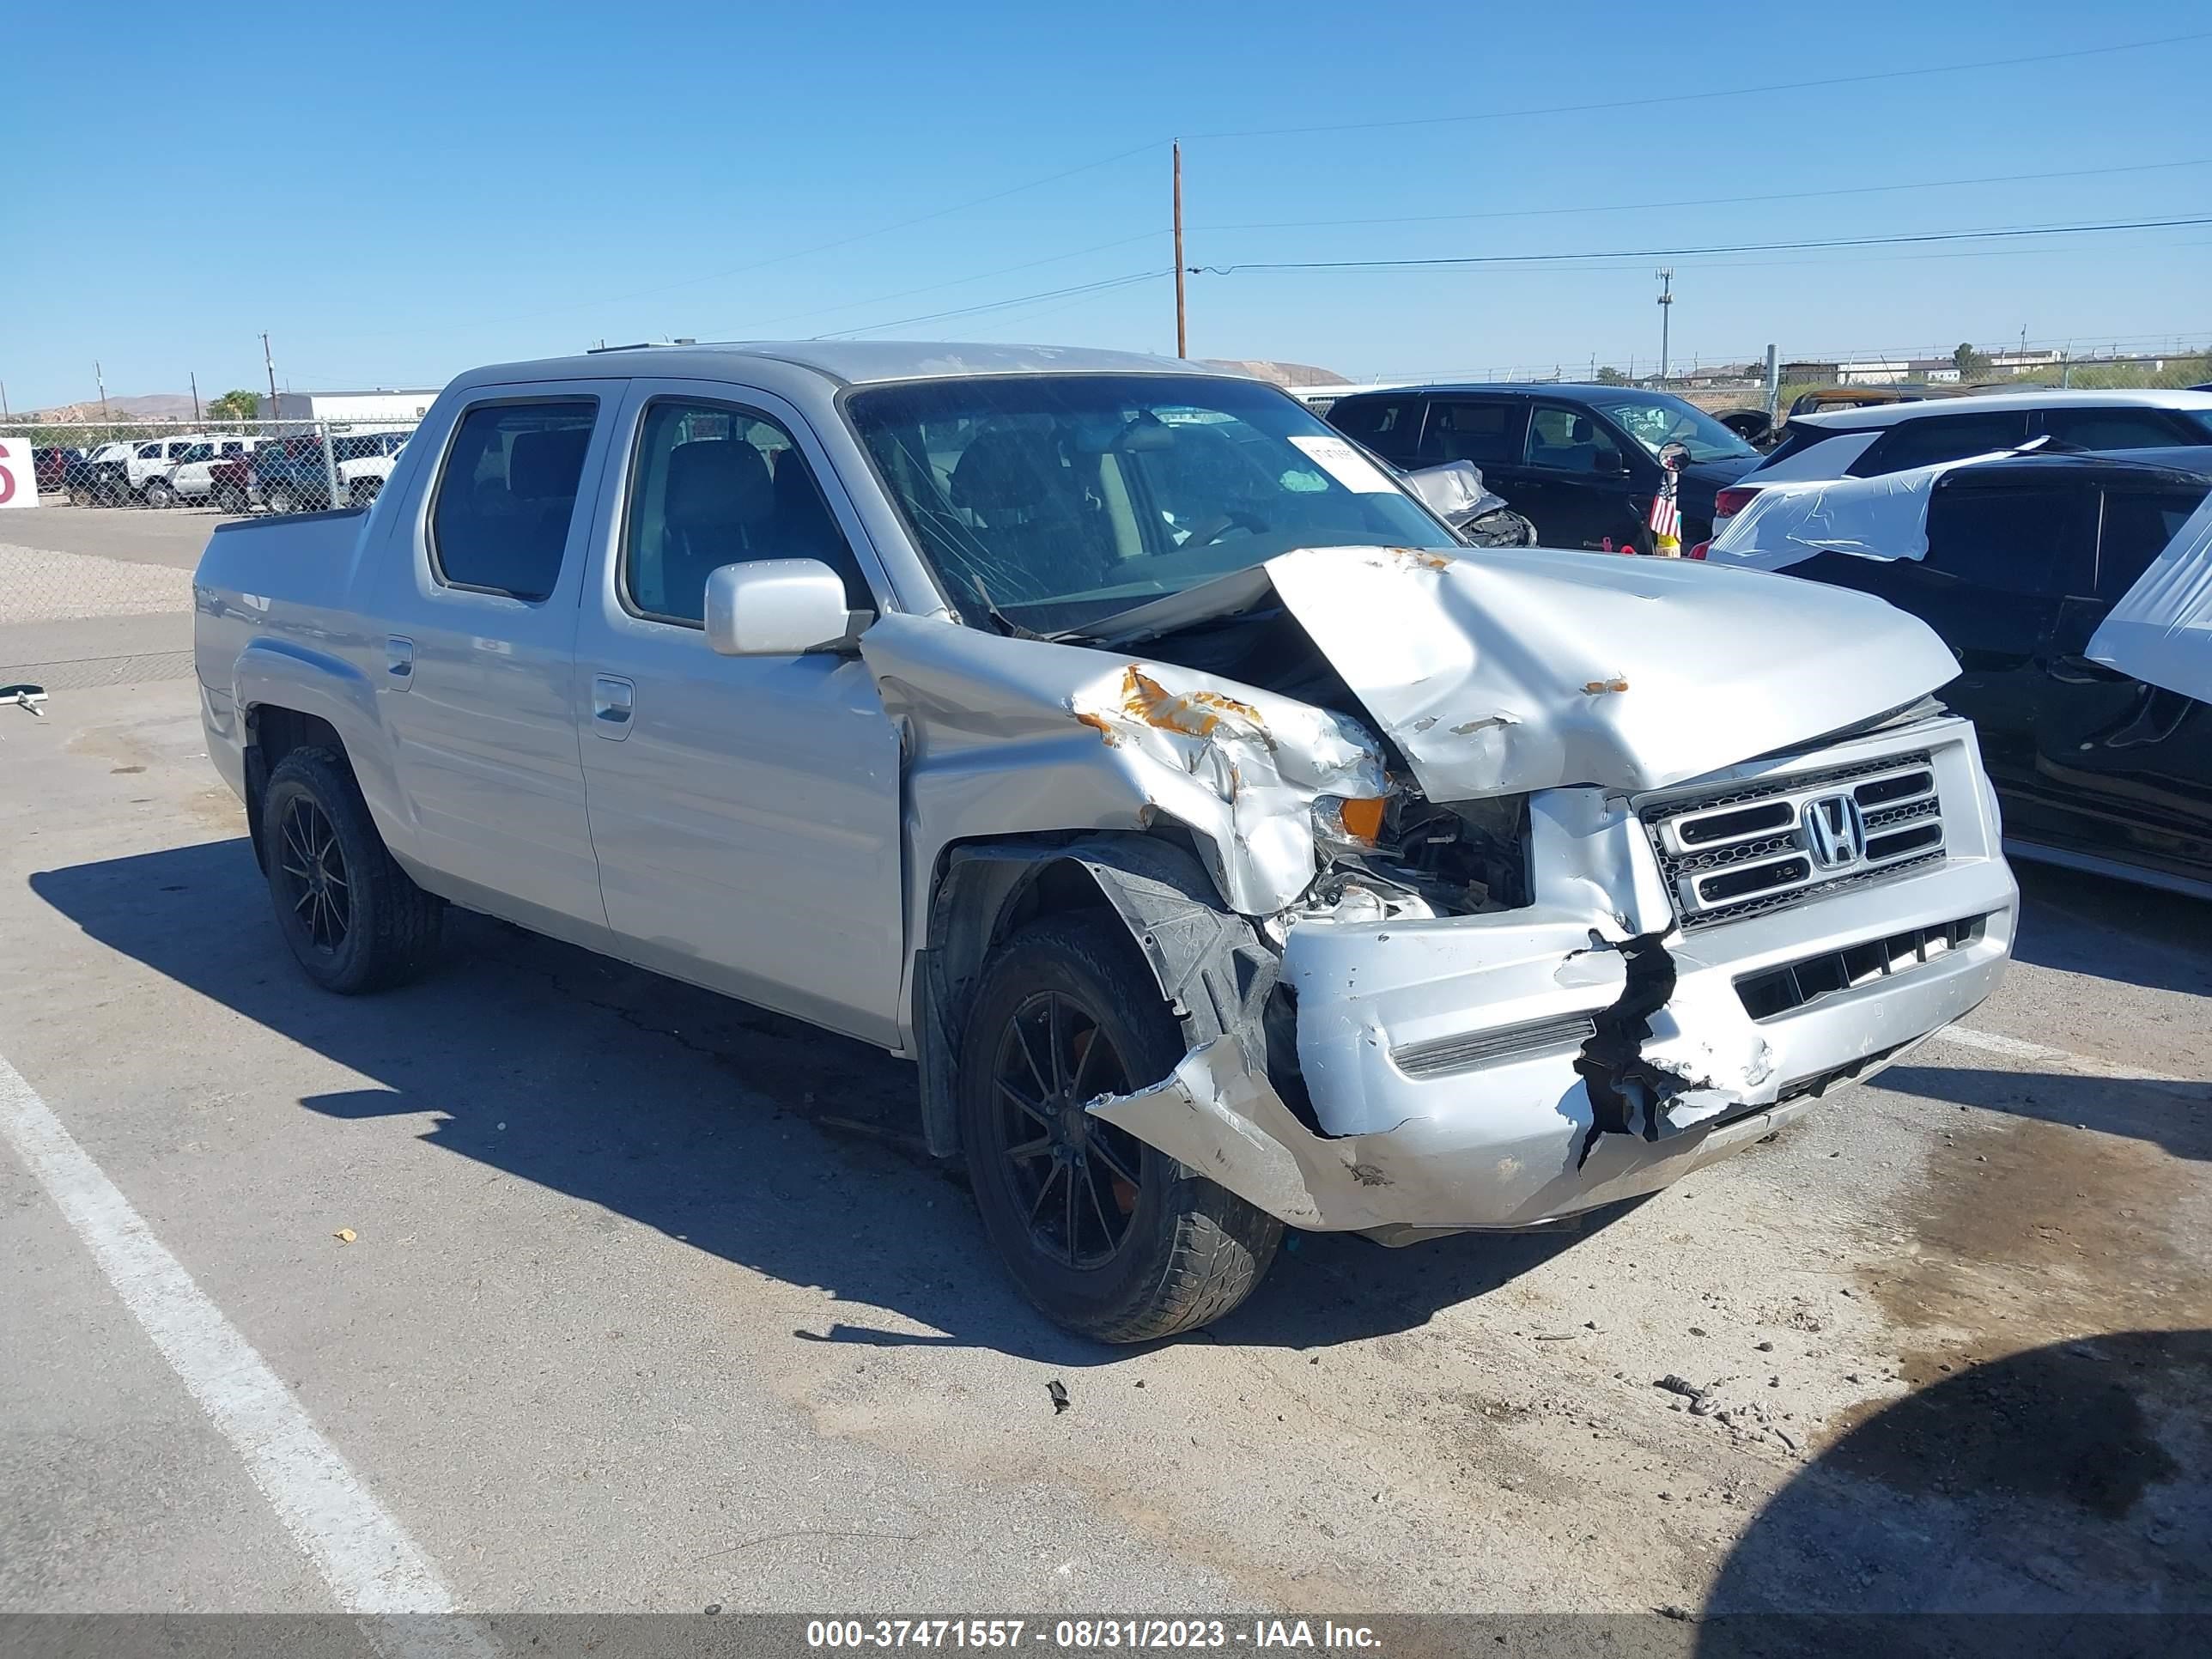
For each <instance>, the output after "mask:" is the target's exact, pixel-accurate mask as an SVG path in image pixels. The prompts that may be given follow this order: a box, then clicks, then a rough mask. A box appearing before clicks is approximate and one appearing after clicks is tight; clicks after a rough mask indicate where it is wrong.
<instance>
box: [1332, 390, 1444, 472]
mask: <svg viewBox="0 0 2212 1659" xmlns="http://www.w3.org/2000/svg"><path fill="white" fill-rule="evenodd" d="M1328 423H1329V424H1330V425H1331V426H1333V427H1334V428H1336V429H1337V430H1338V431H1339V432H1343V433H1347V434H1349V435H1351V436H1352V437H1354V438H1357V439H1358V440H1359V441H1360V442H1362V443H1364V444H1365V445H1366V446H1367V447H1369V448H1370V449H1371V450H1373V451H1374V452H1375V453H1376V454H1378V455H1386V456H1388V457H1389V459H1392V460H1394V461H1404V462H1410V461H1412V460H1413V458H1414V446H1415V445H1416V444H1417V443H1418V442H1419V439H1420V435H1421V400H1420V399H1419V398H1350V399H1346V400H1342V401H1340V402H1338V403H1337V404H1334V405H1333V406H1332V407H1331V408H1330V410H1329V411H1328Z"/></svg>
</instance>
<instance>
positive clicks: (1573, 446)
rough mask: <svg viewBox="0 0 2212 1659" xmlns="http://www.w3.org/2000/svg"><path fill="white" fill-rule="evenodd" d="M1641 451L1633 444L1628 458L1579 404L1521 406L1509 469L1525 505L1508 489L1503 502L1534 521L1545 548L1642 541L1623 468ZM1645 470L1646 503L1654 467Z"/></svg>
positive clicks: (1631, 477) (1632, 479)
mask: <svg viewBox="0 0 2212 1659" xmlns="http://www.w3.org/2000/svg"><path fill="white" fill-rule="evenodd" d="M1643 453H1644V452H1643V451H1642V450H1641V449H1636V450H1634V454H1633V458H1632V455H1631V453H1630V452H1629V451H1628V450H1625V449H1623V448H1622V447H1621V444H1620V440H1619V439H1617V438H1615V437H1614V436H1613V432H1612V430H1611V429H1610V428H1608V427H1607V425H1606V424H1605V422H1602V421H1601V420H1599V419H1598V418H1597V416H1595V415H1593V414H1591V413H1590V412H1589V410H1586V409H1576V408H1574V407H1572V406H1571V405H1569V404H1543V403H1540V404H1537V405H1536V406H1535V408H1534V409H1533V410H1530V411H1529V415H1528V446H1527V447H1526V449H1525V451H1524V452H1523V454H1522V464H1521V468H1520V470H1519V471H1518V472H1517V473H1516V488H1518V489H1520V490H1521V491H1522V494H1523V495H1525V496H1526V497H1527V498H1528V501H1530V502H1531V503H1532V504H1531V505H1530V506H1528V507H1521V506H1520V504H1519V502H1517V501H1514V500H1513V497H1512V496H1511V495H1506V500H1507V501H1509V502H1510V503H1511V504H1512V505H1513V506H1514V507H1516V509H1517V510H1519V511H1521V512H1524V513H1527V514H1528V517H1530V518H1532V519H1534V520H1535V521H1536V529H1537V533H1538V540H1539V541H1540V542H1541V544H1543V545H1544V546H1546V547H1581V548H1596V549H1603V548H1604V547H1605V546H1606V544H1607V543H1608V542H1610V543H1611V544H1612V545H1613V547H1614V548H1615V549H1620V548H1630V549H1634V548H1638V547H1643V546H1647V545H1649V540H1650V538H1649V534H1648V532H1647V530H1646V527H1645V525H1644V520H1643V519H1642V518H1641V517H1639V516H1638V513H1636V511H1635V510H1634V509H1633V508H1632V507H1631V506H1630V505H1629V501H1630V497H1631V495H1632V494H1633V493H1634V489H1635V485H1636V483H1637V482H1638V478H1637V477H1636V475H1635V474H1634V473H1633V472H1632V471H1631V469H1632V466H1633V465H1634V464H1635V460H1636V459H1641V458H1642V457H1643ZM1647 470H1648V471H1649V473H1650V477H1648V478H1647V479H1644V481H1643V482H1644V483H1645V486H1646V487H1645V489H1644V499H1645V500H1647V501H1648V500H1649V499H1650V490H1651V489H1653V488H1656V486H1657V483H1658V473H1659V470H1658V468H1657V466H1656V465H1652V466H1650V467H1649V468H1648V469H1647ZM1500 493H1501V494H1502V493H1504V492H1500Z"/></svg>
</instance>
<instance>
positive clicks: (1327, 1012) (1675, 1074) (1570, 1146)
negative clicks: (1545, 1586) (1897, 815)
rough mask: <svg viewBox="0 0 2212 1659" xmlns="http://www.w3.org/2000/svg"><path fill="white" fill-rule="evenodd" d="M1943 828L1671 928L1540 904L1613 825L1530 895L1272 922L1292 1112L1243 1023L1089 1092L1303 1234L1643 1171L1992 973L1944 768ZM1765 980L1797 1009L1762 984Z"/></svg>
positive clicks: (1967, 837)
mask: <svg viewBox="0 0 2212 1659" xmlns="http://www.w3.org/2000/svg"><path fill="white" fill-rule="evenodd" d="M1975 781H1976V782H1977V783H1978V777H1977V779H1976V780H1975ZM1540 804H1541V798H1540ZM1624 817H1625V815H1624ZM1634 822H1635V821H1634V820H1633V819H1632V818H1626V823H1627V824H1628V825H1633V824H1634ZM1947 823H1948V829H1949V833H1950V845H1949V849H1948V856H1946V857H1944V858H1942V860H1938V861H1936V862H1934V863H1931V864H1929V865H1926V866H1922V867H1920V868H1918V869H1917V870H1914V871H1911V872H1905V873H1901V874H1899V875H1896V876H1893V877H1891V878H1887V879H1885V880H1881V881H1878V882H1874V883H1870V884H1866V885H1863V886H1855V887H1851V888H1848V889H1846V890H1841V891H1838V892H1834V893H1831V894H1829V895H1827V896H1820V897H1816V898H1813V899H1809V900H1808V901H1807V902H1802V903H1800V904H1797V905H1795V906H1792V907H1790V908H1780V909H1777V910H1774V911H1771V912H1769V913H1767V914H1764V915H1753V916H1751V917H1748V918H1746V919H1742V920H1738V921H1727V922H1723V923H1721V924H1719V925H1715V926H1710V927H1700V928H1698V929H1695V930H1692V931H1691V932H1688V933H1684V932H1682V931H1680V929H1675V928H1671V927H1670V928H1667V929H1663V930H1655V929H1652V928H1650V927H1648V926H1646V925H1644V923H1645V922H1646V921H1648V920H1649V919H1648V917H1639V916H1638V915H1635V914H1633V912H1632V911H1631V913H1628V914H1622V915H1607V914H1606V913H1605V912H1603V911H1602V910H1601V909H1598V908H1595V907H1594V906H1591V905H1589V904H1586V903H1575V902H1559V901H1560V900H1561V899H1562V898H1563V897H1573V896H1580V895H1591V894H1594V893H1595V891H1596V887H1595V886H1594V885H1593V884H1592V883H1591V882H1590V881H1589V871H1590V870H1593V869H1599V868H1601V867H1603V866H1604V865H1605V864H1606V863H1607V860H1615V859H1618V858H1620V857H1624V856H1629V855H1631V854H1632V853H1633V851H1634V849H1635V848H1636V847H1637V846H1638V842H1637V841H1636V840H1635V839H1634V838H1633V837H1632V836H1623V835H1622V834H1621V833H1620V830H1621V828H1622V820H1621V819H1613V820H1609V821H1608V824H1609V827H1608V828H1604V829H1593V831H1592V832H1591V833H1590V835H1589V836H1588V837H1587V838H1586V839H1585V840H1584V841H1583V842H1581V843H1580V844H1579V851H1580V853H1581V854H1582V855H1583V857H1582V862H1583V865H1584V866H1586V867H1585V868H1584V869H1583V870H1580V871H1576V870H1571V869H1567V868H1565V867H1564V864H1565V860H1559V862H1560V863H1561V864H1562V866H1563V867H1561V868H1559V869H1557V870H1555V871H1554V872H1553V878H1552V880H1551V881H1550V883H1549V884H1548V885H1549V888H1550V892H1549V894H1548V895H1547V893H1546V892H1545V890H1544V887H1545V884H1541V883H1540V889H1539V904H1538V905H1537V907H1535V908H1532V909H1526V910H1518V911H1510V912H1504V913H1498V914H1495V915H1478V916H1463V917H1452V918H1440V919H1437V920H1434V921H1385V922H1376V923H1359V924H1337V923H1328V922H1322V923H1317V924H1315V923H1309V924H1304V925H1301V926H1300V927H1297V928H1296V929H1294V930H1293V931H1292V933H1291V935H1290V938H1289V940H1288V942H1287V945H1286V947H1285V952H1284V959H1283V972H1284V978H1285V982H1286V983H1287V984H1288V985H1289V986H1290V987H1292V989H1293V991H1294V992H1295V994H1296V998H1297V1049H1298V1055H1299V1061H1300V1065H1299V1071H1300V1073H1301V1075H1302V1078H1303V1080H1304V1087H1305V1091H1306V1092H1307V1095H1308V1096H1309V1097H1310V1103H1311V1110H1310V1115H1307V1116H1304V1117H1302V1115H1301V1114H1300V1113H1299V1112H1297V1111H1294V1110H1293V1109H1291V1105H1290V1104H1289V1103H1287V1102H1286V1101H1285V1097H1284V1092H1283V1091H1279V1090H1278V1088H1277V1086H1276V1085H1275V1083H1274V1082H1273V1080H1272V1079H1271V1078H1270V1076H1269V1074H1268V1072H1267V1062H1266V1058H1265V1056H1264V1055H1263V1054H1258V1053H1255V1047H1256V1046H1257V1045H1256V1044H1255V1041H1254V1039H1253V1036H1252V1035H1251V1034H1250V1033H1249V1032H1244V1033H1237V1032H1231V1033H1230V1034H1228V1035H1226V1036H1221V1037H1218V1038H1217V1039H1215V1040H1214V1041H1212V1042H1208V1043H1206V1044H1203V1045H1201V1046H1200V1047H1198V1048H1194V1050H1193V1051H1192V1052H1191V1053H1190V1054H1188V1055H1186V1056H1185V1058H1184V1060H1183V1061H1182V1064H1181V1065H1180V1066H1177V1067H1176V1071H1175V1073H1174V1074H1173V1075H1172V1076H1170V1077H1169V1078H1166V1079H1163V1080H1162V1081H1161V1082H1160V1083H1158V1084H1157V1085H1153V1086H1152V1087H1151V1088H1149V1089H1146V1090H1142V1091H1137V1092H1135V1093H1133V1094H1129V1095H1126V1096H1120V1097H1109V1098H1108V1099H1105V1100H1102V1101H1099V1102H1097V1103H1093V1105H1092V1107H1091V1109H1092V1110H1093V1111H1094V1112H1096V1113H1097V1114H1098V1115H1100V1116H1101V1117H1103V1118H1105V1119H1106V1120H1107V1121H1110V1122H1113V1123H1115V1124H1117V1125H1119V1126H1120V1127H1122V1128H1125V1129H1127V1131H1128V1132H1129V1133H1132V1134H1133V1135H1135V1136H1137V1137H1138V1138H1139V1139H1142V1140H1145V1141H1147V1142H1149V1143H1150V1144H1152V1145H1153V1146H1158V1148H1160V1149H1161V1150H1162V1151H1164V1152H1169V1153H1170V1154H1171V1155H1173V1156H1174V1157H1176V1158H1178V1159H1180V1160H1181V1161H1182V1162H1183V1163H1184V1164H1188V1165H1189V1166H1190V1167H1191V1168H1192V1169H1194V1170H1199V1171H1201V1172H1202V1173H1204V1174H1206V1176H1210V1177H1211V1178H1212V1179H1213V1180H1214V1181H1216V1182H1219V1183H1220V1184H1221V1185H1222V1186H1224V1187H1226V1188H1229V1189H1230V1190H1231V1191H1232V1192H1235V1193H1237V1194H1239V1195H1240V1196H1242V1197H1243V1198H1245V1199H1247V1200H1250V1201H1251V1202H1252V1203H1254V1204H1255V1205H1257V1206H1260V1207H1261V1209H1264V1210H1266V1211H1267V1212H1269V1213H1270V1214H1272V1215H1274V1216H1276V1217H1278V1218H1280V1219H1281V1220H1283V1221H1285V1223H1288V1224H1289V1225H1293V1226H1297V1227H1304V1228H1312V1229H1318V1230H1325V1231H1346V1230H1350V1231H1383V1232H1386V1233H1387V1232H1390V1231H1401V1230H1431V1229H1434V1230H1458V1229H1475V1228H1521V1227H1530V1226H1537V1225H1543V1224H1544V1223H1547V1222H1550V1221H1555V1220H1558V1219H1560V1218H1565V1217H1568V1216H1571V1215H1575V1214H1578V1213H1580V1212H1584V1211H1587V1210H1590V1209H1593V1208H1595V1207H1597V1206H1601V1205H1605V1204H1609V1203H1613V1202H1615V1201H1617V1200H1622V1199H1627V1198H1632V1197H1635V1196H1638V1195H1639V1194H1644V1193H1649V1192H1652V1191H1655V1190H1656V1189H1657V1188H1662V1187H1664V1186H1666V1185H1668V1183H1669V1182H1673V1181H1675V1180H1677V1179H1679V1178H1680V1177H1681V1176H1683V1175H1685V1174H1686V1173H1687V1172H1688V1171H1689V1170H1692V1169H1695V1168H1697V1167H1698V1166H1699V1165H1700V1164H1705V1163H1709V1162H1711V1160H1712V1159H1714V1158H1718V1157H1721V1156H1723V1155H1724V1154H1726V1153H1727V1152H1731V1151H1733V1150H1735V1149H1736V1148H1738V1147H1740V1146H1744V1145H1747V1144H1748V1143H1749V1142H1751V1141H1753V1140H1756V1139H1759V1137H1761V1136H1763V1135H1765V1134H1766V1133H1769V1132H1771V1130H1772V1129H1773V1128H1775V1127H1778V1125H1779V1124H1781V1123H1783V1122H1784V1121H1788V1120H1789V1119H1790V1118H1791V1117H1794V1116H1796V1115H1798V1114H1800V1113H1802V1112H1803V1111H1805V1110H1806V1109H1808V1108H1809V1107H1810V1106H1811V1105H1812V1104H1813V1103H1814V1101H1816V1100H1817V1099H1819V1098H1820V1097H1822V1096H1823V1095H1825V1094H1826V1092H1827V1091H1829V1090H1831V1089H1832V1088H1833V1087H1836V1086H1838V1085H1841V1084H1844V1083H1847V1082H1851V1081H1856V1080H1860V1079H1864V1078H1866V1077H1869V1076H1871V1075H1872V1074H1873V1073H1875V1072H1876V1071H1878V1070H1879V1069H1880V1068H1881V1066H1885V1065H1887V1064H1889V1063H1891V1062H1892V1061H1893V1060H1896V1059H1897V1058H1898V1057H1899V1055H1900V1054H1903V1053H1905V1052H1906V1051H1907V1050H1909V1049H1910V1048H1911V1047H1912V1046H1913V1045H1914V1044H1915V1043H1917V1042H1919V1041H1920V1040H1922V1039H1923V1038H1925V1037H1927V1036H1929V1035H1930V1034H1932V1033H1934V1032H1935V1031H1937V1030H1941V1029H1942V1027H1943V1026H1944V1025H1946V1024H1948V1023H1950V1022H1951V1021H1953V1020H1955V1019H1957V1018H1960V1016H1961V1015H1963V1014H1965V1013H1966V1012H1968V1011H1969V1010H1970V1009H1972V1008H1973V1007H1974V1006H1975V1005H1977V1004H1978V1003H1979V1002H1980V1001H1981V1000H1983V999H1984V997H1986V996H1987V995H1988V994H1990V991H1991V990H1992V989H1994V988H1995V987H1996V982H1997V980H1998V978H1999V977H2000V976H2001V975H2002V972H2003V969H2004V965H2005V963H2006V961H2007V959H2008V957H2009V954H2010V950H2011V941H2012V933H2013V919H2014V913H2015V908H2016V904H2017V890H2016V889H2015V885H2014V883H2013V879H2012V875H2011V872H2010V871H2009V870H2008V869H2007V868H2006V866H2005V864H2004V861H2003V860H2002V857H2001V856H2000V854H1999V853H1998V850H1997V830H1996V818H1995V811H1994V806H1993V804H1992V803H1991V802H1990V800H1989V799H1988V797H1987V794H1986V791H1985V789H1978V788H1977V787H1974V785H1973V784H1966V785H1965V787H1961V788H1960V789H1959V790H1958V791H1957V792H1956V794H1955V795H1954V806H1953V809H1952V810H1950V811H1948V812H1947ZM1624 849H1626V851H1624ZM1647 851H1648V849H1647ZM1629 885H1630V886H1631V887H1632V888H1633V887H1642V886H1644V883H1642V882H1640V881H1639V882H1633V883H1630V884H1629ZM1662 890H1663V889H1662ZM1614 891H1615V892H1616V893H1618V892H1619V891H1620V888H1619V887H1617V886H1616V887H1615V888H1614ZM1900 941H1903V942H1904V943H1900ZM1647 942H1656V949H1657V950H1658V951H1662V952H1663V953H1664V962H1665V965H1666V967H1667V968H1668V969H1670V970H1671V982H1670V983H1668V984H1666V986H1665V991H1666V994H1665V998H1664V1000H1663V1002H1661V1003H1660V1004H1659V1005H1658V1006H1656V1008H1651V1009H1650V1011H1649V1012H1640V1011H1639V1012H1636V1013H1635V1014H1634V1015H1633V1016H1632V1019H1631V1020H1630V1021H1629V1022H1628V1023H1626V1024H1622V1023H1620V1022H1617V1021H1616V1022H1615V1023H1614V1024H1613V1025H1612V1026H1610V1027H1609V1025H1608V1020H1609V1018H1611V1017H1612V1016H1613V1015H1614V1014H1615V1013H1616V1012H1617V1011H1619V1010H1622V1009H1626V1008H1630V1007H1632V1006H1633V1005H1634V1002H1635V991H1636V987H1635V986H1633V985H1632V954H1631V953H1630V952H1626V951H1623V949H1622V948H1621V947H1622V946H1623V945H1633V948H1634V951H1635V952H1636V953H1639V954H1640V952H1641V951H1644V949H1646V948H1649V945H1647ZM1885 953H1886V954H1885ZM1877 956H1878V957H1880V965H1879V967H1872V966H1869V963H1872V962H1873V961H1874V960H1875V957H1877ZM1778 976H1780V977H1782V978H1784V979H1786V980H1787V982H1788V983H1789V984H1790V986H1791V987H1793V993H1792V994H1793V995H1794V997H1795V1000H1794V1002H1793V1001H1792V1000H1791V997H1788V996H1784V997H1778V996H1776V995H1774V994H1771V992H1770V991H1768V990H1766V989H1765V988H1763V987H1771V986H1772V985H1774V984H1775V983H1776V981H1777V979H1778ZM1784 1005H1788V1006H1784ZM1624 1037H1625V1038H1626V1041H1622V1040H1621V1039H1623V1038H1624ZM1293 1093H1294V1091H1293Z"/></svg>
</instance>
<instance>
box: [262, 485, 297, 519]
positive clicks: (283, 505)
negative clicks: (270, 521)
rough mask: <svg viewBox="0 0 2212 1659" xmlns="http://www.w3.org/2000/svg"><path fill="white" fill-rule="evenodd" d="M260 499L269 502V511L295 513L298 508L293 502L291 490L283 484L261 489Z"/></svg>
mask: <svg viewBox="0 0 2212 1659" xmlns="http://www.w3.org/2000/svg"><path fill="white" fill-rule="evenodd" d="M261 499H262V500H263V501H266V502H267V503H268V504H269V510H270V512H271V513H297V512H298V511H299V510H300V509H299V507H297V506H295V504H294V501H293V497H292V492H291V491H290V490H289V489H286V488H285V487H284V486H283V484H277V485H276V486H274V487H273V488H271V489H264V490H263V491H262V492H261Z"/></svg>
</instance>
